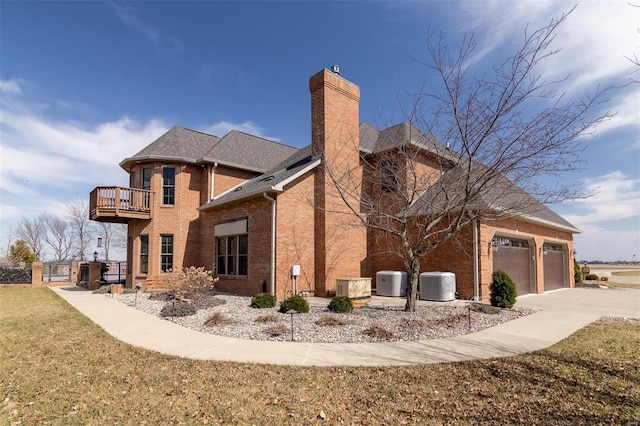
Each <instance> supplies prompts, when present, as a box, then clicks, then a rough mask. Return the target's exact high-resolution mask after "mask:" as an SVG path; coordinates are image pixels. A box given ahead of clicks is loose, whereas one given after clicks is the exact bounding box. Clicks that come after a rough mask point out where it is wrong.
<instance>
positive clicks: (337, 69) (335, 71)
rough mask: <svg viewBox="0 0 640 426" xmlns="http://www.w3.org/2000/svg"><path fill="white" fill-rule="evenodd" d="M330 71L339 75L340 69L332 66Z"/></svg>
mask: <svg viewBox="0 0 640 426" xmlns="http://www.w3.org/2000/svg"><path fill="white" fill-rule="evenodd" d="M330 71H331V72H332V73H334V74H336V75H340V67H339V66H338V65H332V66H331V70H330Z"/></svg>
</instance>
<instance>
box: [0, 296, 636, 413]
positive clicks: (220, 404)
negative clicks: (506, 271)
mask: <svg viewBox="0 0 640 426" xmlns="http://www.w3.org/2000/svg"><path fill="white" fill-rule="evenodd" d="M97 297H98V296H97ZM638 354H640V323H638V322H621V321H620V322H608V323H597V324H594V325H591V326H589V327H587V328H585V329H583V330H581V331H579V332H577V333H576V334H574V335H573V336H571V337H570V338H568V339H566V340H564V341H562V342H560V343H559V344H557V345H555V346H553V347H551V348H549V349H548V350H543V351H540V352H536V353H533V354H529V355H523V356H517V357H512V358H506V359H495V360H486V361H473V362H464V363H455V364H439V365H424V366H414V367H384V368H354V367H343V368H340V367H336V368H317V367H313V368H311V367H309V368H304V367H275V366H263V365H253V364H239V363H224V362H210V361H192V360H186V359H180V358H175V357H171V356H165V355H160V354H157V353H154V352H148V351H145V350H141V349H136V348H132V347H130V346H128V345H126V344H123V343H120V342H118V341H117V340H115V339H113V338H112V337H110V336H109V335H107V334H106V333H105V332H103V331H102V329H100V328H99V327H97V326H96V325H94V324H93V323H91V322H90V321H89V320H87V319H86V318H85V317H84V316H82V315H81V314H79V313H78V312H77V311H75V310H74V309H73V308H71V307H70V306H69V305H68V304H67V303H66V302H64V301H63V300H61V299H59V298H58V297H57V296H56V295H55V294H54V293H53V292H52V291H50V290H48V289H44V288H36V289H30V288H22V289H19V288H0V424H2V425H12V424H16V425H17V424H20V425H44V424H56V425H74V424H78V425H80V424H82V425H116V424H125V425H145V424H146V425H169V424H215V425H217V424H222V423H224V424H239V425H245V424H249V425H250V424H256V425H282V424H292V425H301V424H312V423H325V424H331V425H334V424H357V425H359V424H366V425H381V424H386V425H401V424H425V425H430V424H487V425H494V424H495V425H503V424H526V425H531V424H539V425H548V424H576V425H578V424H580V425H586V424H589V425H592V424H628V423H629V424H631V423H630V422H634V421H640V357H639V356H638ZM321 411H322V412H324V414H325V415H326V419H325V420H324V422H323V421H322V420H319V419H317V416H318V414H319V413H320V412H321Z"/></svg>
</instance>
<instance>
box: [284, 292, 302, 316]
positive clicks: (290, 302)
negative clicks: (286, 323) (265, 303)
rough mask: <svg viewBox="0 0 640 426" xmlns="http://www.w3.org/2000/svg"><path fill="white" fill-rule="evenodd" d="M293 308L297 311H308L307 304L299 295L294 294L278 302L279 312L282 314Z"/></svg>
mask: <svg viewBox="0 0 640 426" xmlns="http://www.w3.org/2000/svg"><path fill="white" fill-rule="evenodd" d="M291 309H293V310H294V311H296V312H299V313H302V314H304V313H307V312H309V304H308V303H307V301H306V300H304V299H303V298H302V297H301V296H298V295H295V296H291V297H290V298H288V299H285V300H283V301H282V302H280V312H282V313H283V314H284V313H286V312H287V311H289V310H291Z"/></svg>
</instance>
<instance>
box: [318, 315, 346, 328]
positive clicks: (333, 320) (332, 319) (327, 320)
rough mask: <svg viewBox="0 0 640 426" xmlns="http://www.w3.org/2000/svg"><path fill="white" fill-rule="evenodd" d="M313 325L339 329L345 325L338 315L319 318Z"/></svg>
mask: <svg viewBox="0 0 640 426" xmlns="http://www.w3.org/2000/svg"><path fill="white" fill-rule="evenodd" d="M315 323H316V325H319V326H321V327H341V326H343V325H347V323H346V322H344V320H343V319H342V318H340V317H339V316H338V315H331V314H327V315H323V316H321V317H320V319H318V320H317V321H316V322H315Z"/></svg>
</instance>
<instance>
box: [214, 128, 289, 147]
mask: <svg viewBox="0 0 640 426" xmlns="http://www.w3.org/2000/svg"><path fill="white" fill-rule="evenodd" d="M231 133H240V134H243V135H247V136H251V137H252V138H257V139H262V140H263V141H267V142H271V143H274V144H277V145H281V146H284V147H286V148H294V149H299V148H296V147H295V146H291V145H287V144H285V143H282V142H278V141H274V140H273V139H268V138H265V137H264V136H256V135H252V134H251V133H247V132H245V131H242V130H237V129H231V130H229V131H228V132H227V134H226V135H224V136H223V137H222V138H221V139H224V138H225V137H227V136H228V135H230V134H231Z"/></svg>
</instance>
